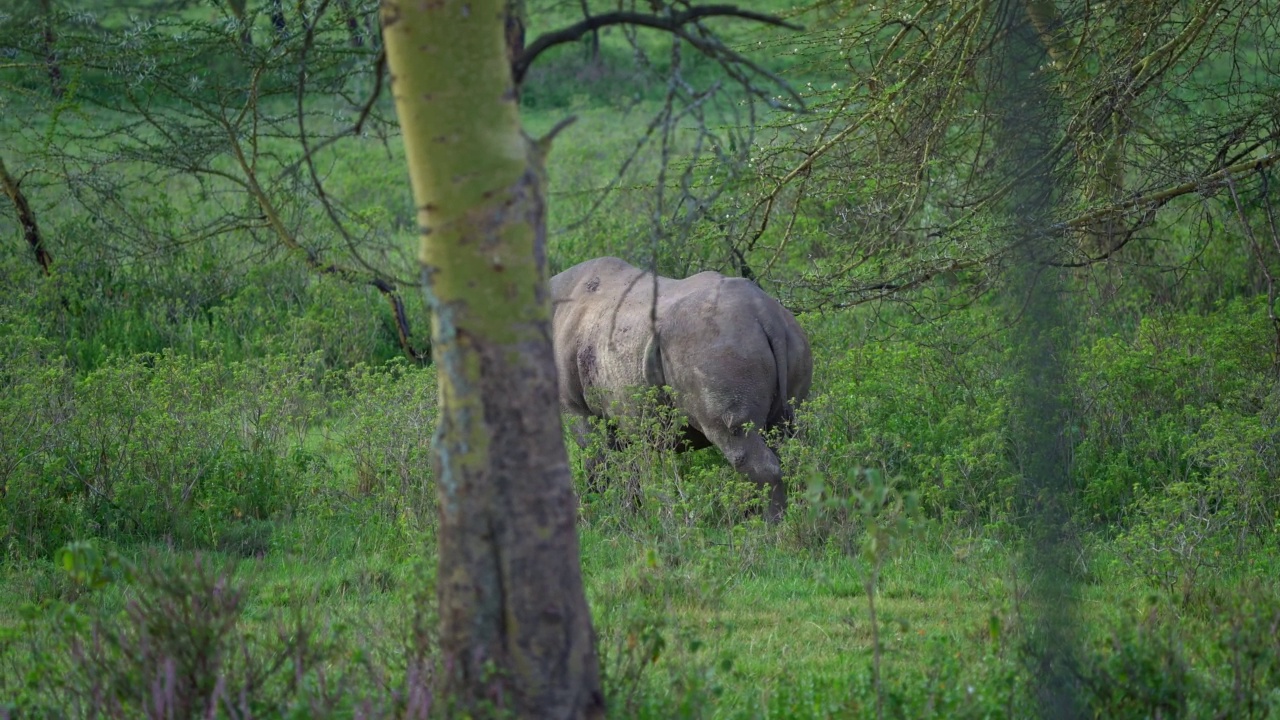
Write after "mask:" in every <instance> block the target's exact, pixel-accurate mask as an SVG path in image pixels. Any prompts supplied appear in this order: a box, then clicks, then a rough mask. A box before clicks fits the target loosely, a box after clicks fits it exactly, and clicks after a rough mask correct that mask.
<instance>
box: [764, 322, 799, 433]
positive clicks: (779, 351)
mask: <svg viewBox="0 0 1280 720" xmlns="http://www.w3.org/2000/svg"><path fill="white" fill-rule="evenodd" d="M760 331H761V332H763V333H764V339H765V342H767V343H769V351H770V352H772V353H773V367H774V373H775V374H776V375H777V376H778V377H777V387H778V394H777V395H776V396H775V397H774V399H773V405H772V406H771V407H770V409H769V423H768V424H769V425H770V426H785V425H790V424H791V420H792V414H793V411H792V409H791V403H790V402H788V395H787V391H788V389H789V388H788V387H787V384H788V382H790V378H791V373H790V370H791V368H790V367H789V366H788V358H789V357H790V356H789V354H788V351H789V350H790V348H789V347H787V334H786V333H785V332H783V333H776V334H775V333H772V332H769V327H768V326H766V325H765V324H764V323H761V324H760Z"/></svg>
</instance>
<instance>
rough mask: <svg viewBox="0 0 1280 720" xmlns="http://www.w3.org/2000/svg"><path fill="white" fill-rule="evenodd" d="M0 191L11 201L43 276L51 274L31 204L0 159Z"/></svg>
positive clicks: (49, 262) (50, 264) (49, 263)
mask: <svg viewBox="0 0 1280 720" xmlns="http://www.w3.org/2000/svg"><path fill="white" fill-rule="evenodd" d="M0 190H3V191H4V194H5V195H8V196H9V199H10V200H12V201H13V207H14V208H15V209H16V210H17V212H18V224H20V225H22V237H23V238H25V239H26V241H27V244H28V245H30V246H31V252H32V253H34V254H35V256H36V262H37V263H40V267H41V269H43V270H44V274H45V275H48V274H49V273H50V272H52V270H51V266H52V265H53V258H52V257H50V256H49V251H48V250H47V249H45V246H44V236H42V235H41V234H40V226H39V225H38V224H37V223H36V214H35V211H33V210H32V209H31V203H29V202H27V196H26V195H25V194H23V192H22V188H20V187H18V181H17V180H16V179H14V177H13V176H12V175H10V174H9V169H8V168H6V167H5V165H4V158H0Z"/></svg>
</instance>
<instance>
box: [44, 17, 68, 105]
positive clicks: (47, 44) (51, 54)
mask: <svg viewBox="0 0 1280 720" xmlns="http://www.w3.org/2000/svg"><path fill="white" fill-rule="evenodd" d="M40 12H41V14H42V15H43V16H44V37H43V38H42V41H43V43H44V64H45V68H46V69H47V70H48V73H49V89H50V91H51V92H52V93H53V96H54V97H55V98H58V99H59V100H61V99H62V93H63V91H64V87H65V84H64V83H63V80H62V65H61V64H59V62H58V52H57V51H56V50H55V49H54V44H55V42H56V39H57V36H56V35H55V34H54V32H53V2H52V0H40Z"/></svg>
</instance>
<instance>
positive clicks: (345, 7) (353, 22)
mask: <svg viewBox="0 0 1280 720" xmlns="http://www.w3.org/2000/svg"><path fill="white" fill-rule="evenodd" d="M338 10H340V11H341V12H342V19H343V23H344V24H346V26H347V41H348V42H349V43H351V47H353V48H358V47H364V29H363V28H361V27H360V16H359V14H358V13H357V12H356V9H355V7H354V6H352V4H351V0H338Z"/></svg>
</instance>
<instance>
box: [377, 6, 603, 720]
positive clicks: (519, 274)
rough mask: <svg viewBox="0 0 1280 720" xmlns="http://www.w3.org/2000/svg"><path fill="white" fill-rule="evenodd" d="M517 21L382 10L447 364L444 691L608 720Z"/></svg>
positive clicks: (541, 713) (467, 704)
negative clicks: (565, 420)
mask: <svg viewBox="0 0 1280 720" xmlns="http://www.w3.org/2000/svg"><path fill="white" fill-rule="evenodd" d="M505 8H506V3H505V2H504V0H437V2H432V3H420V2H413V1H411V0H383V3H382V6H381V12H382V25H383V38H384V42H385V46H386V54H387V62H388V67H389V70H390V74H391V77H392V78H393V83H392V90H393V92H394V95H395V102H396V111H397V113H398V115H399V117H400V122H401V128H402V131H403V134H404V142H405V150H406V155H407V156H408V161H409V175H410V179H411V180H412V184H413V194H414V199H415V202H416V203H417V206H418V208H419V223H420V227H421V228H422V241H421V252H420V261H421V264H422V278H423V285H424V290H425V292H426V294H427V299H428V302H429V303H430V305H431V308H432V337H433V354H434V357H435V359H436V363H437V367H438V369H439V391H440V420H439V427H438V428H437V431H436V439H435V470H436V484H437V492H438V494H439V496H440V527H439V532H438V537H439V553H440V559H439V574H438V588H437V594H438V600H439V604H440V619H441V631H440V644H441V650H442V653H443V656H444V657H443V667H444V672H443V673H442V676H441V678H440V682H441V684H442V687H441V691H442V695H443V699H444V702H446V703H452V704H453V705H454V710H455V711H456V714H461V713H462V712H465V711H469V712H472V713H480V712H482V711H483V708H484V707H486V706H488V707H491V706H492V704H494V703H496V704H498V705H499V706H502V707H505V708H508V709H510V710H512V711H514V712H515V713H516V714H517V715H519V716H522V717H553V718H583V717H599V716H601V715H602V714H603V709H604V701H603V697H602V695H601V690H600V677H599V661H598V659H597V656H596V650H595V637H594V631H593V629H592V626H591V618H590V614H589V610H588V607H587V603H586V597H585V593H584V590H583V585H582V575H581V569H580V566H579V560H578V538H577V534H576V529H575V520H576V514H577V504H576V499H575V497H574V494H573V488H572V485H571V479H570V473H569V464H568V456H567V454H566V452H565V447H564V438H563V435H562V432H561V425H560V416H559V408H558V400H557V389H556V372H555V362H554V359H553V356H552V354H551V322H550V320H551V308H550V304H549V298H548V293H547V277H546V255H545V233H546V224H545V223H546V220H545V200H544V198H545V189H544V186H543V185H544V179H543V171H542V150H541V149H540V147H539V146H537V145H535V144H534V143H531V142H530V141H529V139H528V138H527V137H526V136H525V135H524V132H523V131H522V129H521V126H520V118H519V110H518V107H517V103H516V100H515V92H514V87H513V81H512V76H511V66H510V63H509V62H508V61H507V48H506V37H505V32H504V26H505ZM485 714H488V713H485Z"/></svg>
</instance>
